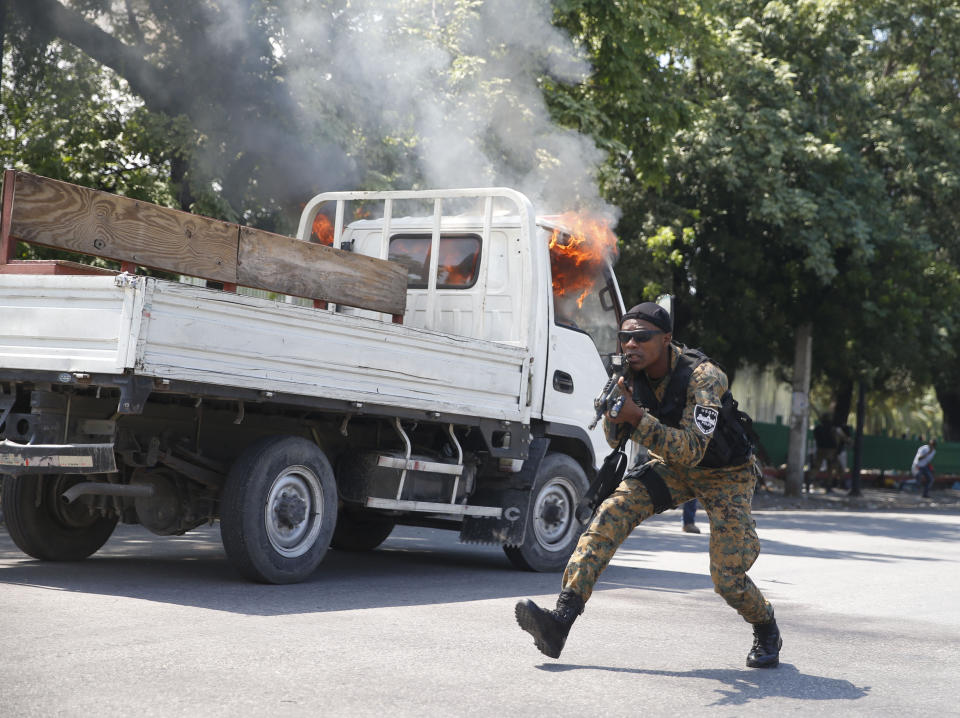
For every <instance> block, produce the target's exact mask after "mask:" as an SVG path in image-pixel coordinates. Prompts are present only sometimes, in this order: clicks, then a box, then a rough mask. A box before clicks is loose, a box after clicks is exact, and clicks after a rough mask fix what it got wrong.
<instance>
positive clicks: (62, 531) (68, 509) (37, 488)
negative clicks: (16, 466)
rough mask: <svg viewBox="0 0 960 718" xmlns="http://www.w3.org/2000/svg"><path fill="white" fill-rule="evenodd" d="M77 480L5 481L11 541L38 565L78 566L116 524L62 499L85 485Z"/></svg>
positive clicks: (9, 478) (43, 477)
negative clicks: (74, 563)
mask: <svg viewBox="0 0 960 718" xmlns="http://www.w3.org/2000/svg"><path fill="white" fill-rule="evenodd" d="M85 480H86V477H85V476H81V475H78V474H44V475H41V476H19V477H17V476H4V477H3V511H4V516H5V521H6V524H7V531H9V533H10V538H12V539H13V542H14V543H15V544H16V545H17V547H18V548H19V549H20V550H21V551H23V552H24V553H25V554H27V555H28V556H32V557H33V558H36V559H40V560H41V561H79V560H81V559H84V558H87V556H90V555H91V554H94V553H96V552H97V551H98V550H99V549H100V547H101V546H103V545H104V544H105V543H106V542H107V539H109V538H110V535H111V534H112V533H113V529H114V528H116V526H117V518H116V517H115V516H114V517H112V518H107V517H104V516H99V515H97V514H93V513H91V512H90V510H89V508H88V504H85V503H83V502H75V503H72V504H65V503H63V501H61V500H60V495H61V494H62V493H63V492H64V491H66V490H67V489H69V488H70V487H71V486H73V485H74V484H79V483H80V482H82V481H85Z"/></svg>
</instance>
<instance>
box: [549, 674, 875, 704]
mask: <svg viewBox="0 0 960 718" xmlns="http://www.w3.org/2000/svg"><path fill="white" fill-rule="evenodd" d="M537 668H539V669H540V670H543V671H547V672H550V673H562V672H564V671H578V670H584V671H613V672H615V673H634V674H637V675H642V676H664V677H667V678H701V679H704V680H708V681H714V682H716V683H719V684H720V686H719V687H718V688H717V692H718V693H719V694H720V697H719V698H718V699H717V700H716V701H714V702H713V703H711V704H710V705H711V706H729V705H737V706H739V705H746V704H747V703H750V702H751V701H756V700H761V699H763V698H796V699H798V700H809V701H833V700H844V701H852V700H858V699H860V698H865V697H866V696H867V695H868V694H869V692H870V688H869V686H867V687H863V688H860V687H858V686H855V685H854V684H853V683H851V682H850V681H847V680H843V679H838V678H825V677H823V676H811V675H807V674H805V673H801V672H800V671H798V670H797V668H796V667H795V666H792V665H790V664H789V663H781V664H780V667H779V668H775V669H772V670H758V669H751V670H742V671H740V670H730V669H718V670H710V669H699V670H695V671H661V670H649V669H645V668H621V667H616V666H584V665H573V664H569V663H544V664H541V665H539V666H537Z"/></svg>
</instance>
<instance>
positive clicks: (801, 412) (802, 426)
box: [783, 322, 813, 496]
mask: <svg viewBox="0 0 960 718" xmlns="http://www.w3.org/2000/svg"><path fill="white" fill-rule="evenodd" d="M812 348H813V325H812V324H810V323H809V322H808V323H806V324H803V325H802V326H800V327H797V333H796V343H795V345H794V354H793V400H792V402H791V404H790V444H789V448H788V451H787V479H786V482H785V486H784V491H783V493H784V495H785V496H800V493H801V490H802V487H803V468H804V465H805V464H806V460H807V426H808V425H809V423H810V365H811V362H812Z"/></svg>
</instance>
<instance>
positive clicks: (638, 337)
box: [617, 329, 660, 344]
mask: <svg viewBox="0 0 960 718" xmlns="http://www.w3.org/2000/svg"><path fill="white" fill-rule="evenodd" d="M659 333H660V332H658V331H654V330H653V329H638V330H636V331H632V332H617V335H618V336H619V337H620V343H621V344H626V343H627V342H628V341H630V340H631V339H633V341H635V342H637V344H643V343H644V342H648V341H650V340H651V339H653V337H654V335H656V334H659Z"/></svg>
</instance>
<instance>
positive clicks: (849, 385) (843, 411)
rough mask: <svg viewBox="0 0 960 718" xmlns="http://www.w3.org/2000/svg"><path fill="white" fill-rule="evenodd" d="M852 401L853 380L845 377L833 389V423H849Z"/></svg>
mask: <svg viewBox="0 0 960 718" xmlns="http://www.w3.org/2000/svg"><path fill="white" fill-rule="evenodd" d="M852 403H853V380H852V379H846V380H845V381H844V382H843V383H842V384H839V385H838V386H836V387H834V389H833V424H834V426H846V425H847V424H849V423H850V407H851V404H852Z"/></svg>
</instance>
